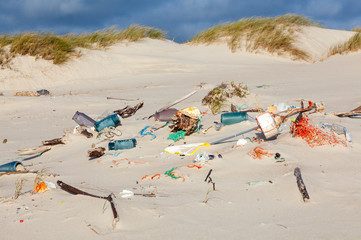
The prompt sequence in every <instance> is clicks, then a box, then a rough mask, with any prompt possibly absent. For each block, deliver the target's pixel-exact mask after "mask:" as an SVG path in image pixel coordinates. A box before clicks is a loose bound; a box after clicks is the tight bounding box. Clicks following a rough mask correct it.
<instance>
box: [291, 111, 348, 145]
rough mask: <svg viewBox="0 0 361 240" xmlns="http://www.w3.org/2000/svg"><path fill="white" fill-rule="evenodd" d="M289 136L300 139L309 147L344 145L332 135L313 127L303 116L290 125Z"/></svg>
mask: <svg viewBox="0 0 361 240" xmlns="http://www.w3.org/2000/svg"><path fill="white" fill-rule="evenodd" d="M291 134H292V135H293V136H294V137H301V138H302V139H303V140H305V141H306V142H307V143H308V145H310V146H311V147H314V146H322V145H336V144H338V143H343V144H346V143H345V141H342V140H340V139H339V138H338V137H337V136H336V135H335V134H334V133H331V132H330V133H328V132H324V131H322V130H321V129H319V128H317V127H315V126H314V125H313V124H312V121H311V120H310V119H309V118H308V116H307V114H305V115H304V116H303V117H302V118H301V119H300V120H299V121H297V120H296V121H294V122H293V123H292V124H291Z"/></svg>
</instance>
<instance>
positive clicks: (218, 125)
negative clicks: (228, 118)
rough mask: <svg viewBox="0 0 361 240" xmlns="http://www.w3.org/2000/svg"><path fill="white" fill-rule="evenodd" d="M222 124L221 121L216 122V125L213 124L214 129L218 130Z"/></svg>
mask: <svg viewBox="0 0 361 240" xmlns="http://www.w3.org/2000/svg"><path fill="white" fill-rule="evenodd" d="M223 126H224V124H223V123H221V122H220V123H216V125H214V129H216V131H219V130H221V128H222V127H223Z"/></svg>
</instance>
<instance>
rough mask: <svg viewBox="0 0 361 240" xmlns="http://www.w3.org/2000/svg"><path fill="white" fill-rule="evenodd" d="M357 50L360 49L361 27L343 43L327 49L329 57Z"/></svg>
mask: <svg viewBox="0 0 361 240" xmlns="http://www.w3.org/2000/svg"><path fill="white" fill-rule="evenodd" d="M359 50H361V29H359V31H356V34H354V35H353V36H352V37H351V38H350V39H349V40H348V41H346V42H345V43H341V44H338V45H336V46H334V47H332V48H331V49H330V50H329V53H328V56H329V57H330V56H333V55H336V54H347V53H350V52H357V51H359Z"/></svg>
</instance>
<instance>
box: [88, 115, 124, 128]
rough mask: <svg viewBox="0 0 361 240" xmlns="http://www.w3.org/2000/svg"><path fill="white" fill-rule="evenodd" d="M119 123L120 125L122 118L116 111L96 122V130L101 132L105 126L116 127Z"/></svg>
mask: <svg viewBox="0 0 361 240" xmlns="http://www.w3.org/2000/svg"><path fill="white" fill-rule="evenodd" d="M118 125H120V118H119V116H118V114H116V113H115V114H112V115H110V116H108V117H106V118H104V119H102V120H100V121H98V122H96V123H94V127H95V130H97V131H98V132H101V131H102V130H103V129H104V128H107V127H116V126H118Z"/></svg>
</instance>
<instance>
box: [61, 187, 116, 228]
mask: <svg viewBox="0 0 361 240" xmlns="http://www.w3.org/2000/svg"><path fill="white" fill-rule="evenodd" d="M56 183H57V184H58V185H59V187H61V189H63V190H65V191H67V192H69V193H72V194H75V195H77V194H81V195H85V196H89V197H94V198H101V199H106V200H108V201H109V203H110V206H111V208H112V211H113V217H114V219H113V228H114V227H115V225H116V223H117V222H118V221H119V218H118V212H117V209H116V208H115V205H114V202H113V198H112V195H111V194H109V196H108V197H102V196H97V195H93V194H90V193H87V192H84V191H82V190H79V189H77V188H75V187H72V186H70V185H68V184H66V183H64V182H62V181H60V180H58V181H57V182H56Z"/></svg>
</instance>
